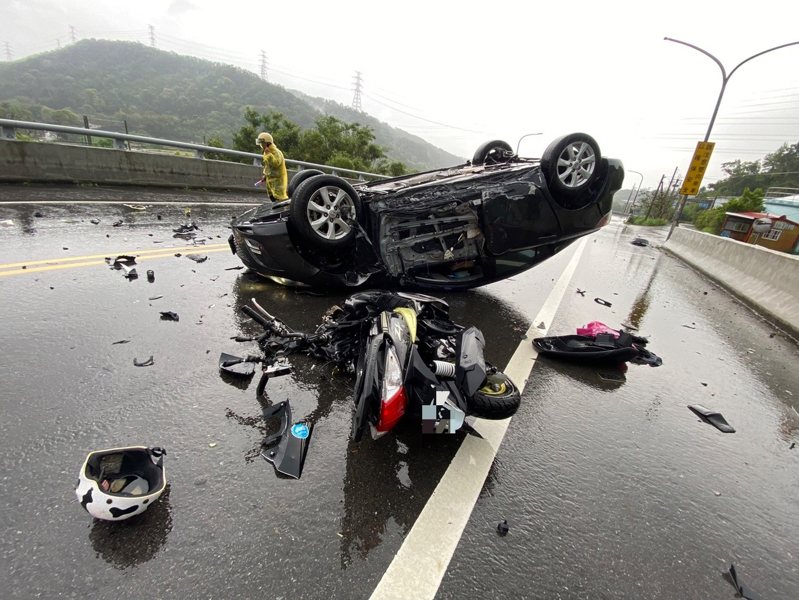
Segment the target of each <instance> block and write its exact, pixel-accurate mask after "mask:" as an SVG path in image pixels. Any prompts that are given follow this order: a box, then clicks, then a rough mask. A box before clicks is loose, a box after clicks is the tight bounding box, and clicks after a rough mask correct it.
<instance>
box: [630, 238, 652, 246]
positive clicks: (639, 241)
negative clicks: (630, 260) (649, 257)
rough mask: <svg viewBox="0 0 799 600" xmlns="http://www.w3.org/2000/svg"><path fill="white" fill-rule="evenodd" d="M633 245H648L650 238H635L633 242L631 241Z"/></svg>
mask: <svg viewBox="0 0 799 600" xmlns="http://www.w3.org/2000/svg"><path fill="white" fill-rule="evenodd" d="M630 243H631V244H632V245H633V246H648V245H649V240H647V239H646V238H640V237H638V238H635V239H634V240H633V241H632V242H630Z"/></svg>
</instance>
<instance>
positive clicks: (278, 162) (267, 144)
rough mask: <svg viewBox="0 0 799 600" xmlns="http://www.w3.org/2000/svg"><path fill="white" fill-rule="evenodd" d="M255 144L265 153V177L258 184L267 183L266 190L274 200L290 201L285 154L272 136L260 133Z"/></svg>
mask: <svg viewBox="0 0 799 600" xmlns="http://www.w3.org/2000/svg"><path fill="white" fill-rule="evenodd" d="M255 143H256V144H258V146H260V148H261V150H262V151H263V153H264V176H263V177H261V179H260V180H259V181H258V183H256V185H258V184H259V183H264V182H266V190H267V192H269V196H270V197H271V198H272V200H275V201H276V202H280V201H281V200H288V198H289V197H288V194H286V187H287V186H288V173H286V159H285V158H283V153H282V152H281V151H280V150H279V149H278V147H277V146H275V141H274V140H273V139H272V136H271V134H269V133H266V132H263V133H259V134H258V137H257V138H255Z"/></svg>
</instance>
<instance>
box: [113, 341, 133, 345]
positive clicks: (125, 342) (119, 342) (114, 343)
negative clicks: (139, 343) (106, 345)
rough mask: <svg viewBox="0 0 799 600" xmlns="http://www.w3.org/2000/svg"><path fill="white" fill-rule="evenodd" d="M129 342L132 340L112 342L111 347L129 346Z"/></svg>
mask: <svg viewBox="0 0 799 600" xmlns="http://www.w3.org/2000/svg"><path fill="white" fill-rule="evenodd" d="M129 342H130V340H117V341H116V342H112V343H111V345H112V346H116V345H117V344H127V343H129Z"/></svg>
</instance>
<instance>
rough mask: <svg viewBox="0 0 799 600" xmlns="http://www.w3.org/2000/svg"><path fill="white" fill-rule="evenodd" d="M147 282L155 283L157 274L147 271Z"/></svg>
mask: <svg viewBox="0 0 799 600" xmlns="http://www.w3.org/2000/svg"><path fill="white" fill-rule="evenodd" d="M147 281H149V282H150V283H152V282H154V281H155V273H154V272H153V271H152V270H149V271H147Z"/></svg>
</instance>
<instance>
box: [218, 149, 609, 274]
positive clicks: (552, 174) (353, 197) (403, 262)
mask: <svg viewBox="0 0 799 600" xmlns="http://www.w3.org/2000/svg"><path fill="white" fill-rule="evenodd" d="M556 142H557V143H555V145H554V146H552V147H551V148H550V149H548V153H546V155H547V157H548V160H549V162H547V163H546V164H547V165H549V166H550V167H551V168H545V166H544V165H545V162H546V161H544V159H541V160H539V159H528V158H520V157H518V156H515V155H512V154H511V156H506V153H507V152H508V148H509V147H510V146H509V145H508V144H506V143H505V142H501V141H499V140H494V141H492V142H489V143H488V144H484V145H483V147H481V149H479V150H480V152H479V154H480V155H484V156H483V158H480V157H479V156H477V157H476V158H477V162H478V163H481V164H475V163H474V161H473V162H470V163H465V164H463V165H459V166H455V167H451V168H447V169H439V170H435V171H429V172H426V173H417V174H413V175H406V176H402V177H396V178H391V179H384V180H379V181H373V182H368V183H360V184H357V185H355V186H351V185H350V184H348V183H347V182H346V181H344V180H343V179H340V178H337V177H334V176H332V175H313V176H311V177H309V178H308V179H305V180H304V181H302V182H301V183H300V184H299V185H298V186H297V188H296V190H295V192H294V193H293V194H292V197H291V201H290V202H289V201H286V202H278V203H265V204H264V205H262V206H260V207H257V208H254V209H251V210H248V211H247V212H245V213H244V214H242V215H240V216H239V217H237V218H235V219H234V220H233V221H232V223H231V229H232V230H233V233H232V235H231V237H230V238H229V242H230V246H231V250H232V251H233V252H234V253H235V254H237V255H238V256H239V258H240V259H241V260H242V262H243V263H244V265H245V266H247V267H249V268H250V269H251V270H252V271H254V272H255V273H257V274H258V275H261V276H263V277H266V278H271V279H274V280H275V281H277V282H278V283H282V284H296V283H302V284H305V285H310V286H315V287H320V288H332V287H344V288H348V287H359V286H364V285H367V283H368V285H370V286H372V287H386V288H415V289H425V288H426V289H442V290H459V289H469V288H473V287H477V286H480V285H485V284H488V283H491V282H494V281H499V280H502V279H506V278H508V277H511V276H513V275H516V274H517V273H520V272H522V271H524V270H526V269H529V268H532V267H534V266H535V265H537V264H539V263H540V262H542V261H544V260H546V259H547V258H549V257H551V256H553V255H554V254H556V253H557V252H560V251H561V250H563V249H564V248H566V247H567V246H568V245H569V244H571V243H572V242H574V241H575V240H576V239H578V238H579V237H582V236H583V235H586V234H588V233H591V232H592V231H596V230H597V229H599V228H601V227H602V226H604V225H605V224H607V222H608V221H609V218H610V210H611V203H612V195H613V193H614V192H615V191H616V190H618V189H619V188H620V187H621V182H622V179H623V176H624V169H623V167H622V164H621V162H620V161H617V160H612V159H604V158H601V155H600V154H599V148H598V146H596V142H594V141H593V140H592V139H591V138H590V137H589V136H585V134H573V135H571V136H565V137H564V138H560V139H559V140H556ZM563 157H567V158H569V160H568V161H567V162H568V163H569V165H568V166H567V167H566V168H561V166H560V161H561V160H565V158H563ZM481 161H482V162H481ZM550 163H551V164H550Z"/></svg>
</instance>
